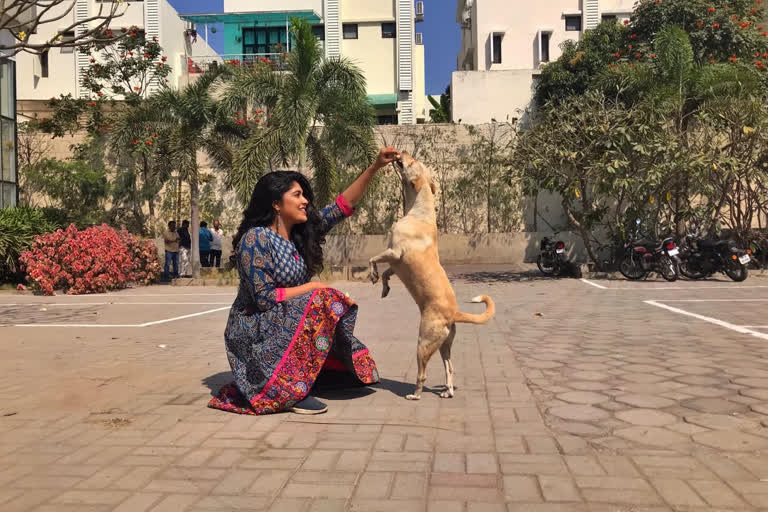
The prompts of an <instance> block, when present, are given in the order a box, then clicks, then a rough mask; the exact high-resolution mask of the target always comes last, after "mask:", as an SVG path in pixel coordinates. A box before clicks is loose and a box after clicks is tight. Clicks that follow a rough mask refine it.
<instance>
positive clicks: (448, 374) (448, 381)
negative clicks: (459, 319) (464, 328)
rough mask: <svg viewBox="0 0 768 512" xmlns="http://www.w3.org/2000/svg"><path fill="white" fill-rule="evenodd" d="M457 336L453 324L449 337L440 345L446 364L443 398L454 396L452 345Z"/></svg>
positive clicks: (441, 394) (444, 363)
mask: <svg viewBox="0 0 768 512" xmlns="http://www.w3.org/2000/svg"><path fill="white" fill-rule="evenodd" d="M455 337H456V325H452V326H451V328H450V332H449V333H448V337H447V338H446V339H445V341H444V342H443V344H442V345H440V355H441V356H442V357H443V365H444V366H445V391H443V392H442V393H440V396H441V397H442V398H453V391H454V387H453V374H454V372H453V363H452V362H451V346H452V345H453V339H454V338H455Z"/></svg>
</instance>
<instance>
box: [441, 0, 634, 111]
mask: <svg viewBox="0 0 768 512" xmlns="http://www.w3.org/2000/svg"><path fill="white" fill-rule="evenodd" d="M634 3H635V0H547V1H543V2H526V1H518V2H511V1H510V0H458V1H457V8H456V21H457V22H458V23H460V24H461V50H460V51H459V54H458V56H457V62H456V69H457V71H455V72H454V73H453V76H452V77H451V101H452V117H453V120H454V121H456V122H458V121H459V120H461V122H463V123H470V124H476V123H487V122H489V121H491V119H496V120H498V121H503V120H506V119H508V118H513V117H519V115H520V111H521V110H524V109H525V108H527V107H528V106H529V104H530V102H531V99H532V95H533V90H534V87H535V83H536V79H537V76H538V75H539V74H540V73H541V67H542V65H545V64H546V63H547V62H549V61H551V60H555V59H557V58H558V57H559V56H560V45H561V44H562V43H563V41H566V40H569V39H570V40H576V41H578V40H579V39H580V38H581V36H582V34H584V31H585V30H588V29H591V28H594V27H596V26H597V25H598V24H599V23H601V22H602V21H615V22H623V20H625V19H627V18H629V16H630V15H631V13H632V9H633V6H634Z"/></svg>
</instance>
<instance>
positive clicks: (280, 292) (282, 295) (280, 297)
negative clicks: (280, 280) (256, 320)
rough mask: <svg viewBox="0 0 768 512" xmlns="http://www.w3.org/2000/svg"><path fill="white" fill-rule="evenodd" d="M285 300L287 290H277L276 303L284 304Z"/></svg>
mask: <svg viewBox="0 0 768 512" xmlns="http://www.w3.org/2000/svg"><path fill="white" fill-rule="evenodd" d="M284 300H285V288H275V302H283V301H284Z"/></svg>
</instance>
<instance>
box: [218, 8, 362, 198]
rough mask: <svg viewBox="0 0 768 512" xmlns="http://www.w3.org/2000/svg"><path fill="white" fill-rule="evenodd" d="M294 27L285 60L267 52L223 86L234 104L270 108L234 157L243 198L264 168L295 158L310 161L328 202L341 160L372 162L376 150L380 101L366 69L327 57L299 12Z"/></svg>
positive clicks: (234, 176)
mask: <svg viewBox="0 0 768 512" xmlns="http://www.w3.org/2000/svg"><path fill="white" fill-rule="evenodd" d="M291 35H292V41H293V48H292V50H291V52H290V53H287V54H284V55H283V58H284V62H282V63H281V66H279V67H277V69H275V66H274V63H272V62H270V61H266V59H265V61H257V62H256V63H253V64H247V65H242V66H236V67H234V69H233V72H234V73H233V77H232V79H231V80H230V81H228V83H227V84H226V85H225V87H224V90H223V104H224V105H225V106H226V109H227V110H228V111H229V112H243V113H247V112H253V111H254V110H255V109H259V110H263V112H264V115H263V117H261V118H260V119H258V120H256V121H255V122H259V123H260V124H259V125H258V129H255V130H252V131H251V134H250V136H249V137H248V139H247V140H246V141H244V142H243V143H242V144H240V145H239V146H238V147H237V149H236V150H235V152H234V156H233V158H232V160H231V168H230V173H229V184H230V185H231V186H233V187H234V188H235V189H236V190H237V191H238V195H239V197H240V199H241V200H243V201H247V199H248V197H249V196H250V193H251V191H252V190H253V186H254V184H255V182H256V181H257V180H258V178H259V177H260V176H261V175H262V174H263V173H264V172H265V171H268V170H271V169H274V168H275V167H277V166H281V165H282V166H288V165H290V164H291V163H292V162H296V163H297V164H298V168H299V170H300V171H302V172H305V171H306V170H307V169H306V167H307V163H309V164H310V165H311V167H312V170H313V171H314V172H313V181H314V191H315V196H316V198H317V201H318V203H320V204H322V203H324V202H326V201H328V200H330V199H331V196H332V193H333V191H334V190H335V188H336V185H337V183H336V177H337V174H336V170H337V168H338V166H339V165H342V164H345V163H346V164H353V163H354V164H357V165H359V164H362V163H366V164H367V163H369V162H370V161H371V160H372V158H373V156H374V155H375V146H374V138H373V124H374V115H373V109H372V107H371V105H370V104H369V103H368V100H367V96H366V82H365V77H364V76H363V74H362V72H361V71H360V69H359V68H357V67H356V66H355V65H353V64H352V63H350V62H349V61H347V60H346V59H343V58H328V59H325V58H323V52H322V49H321V47H320V45H319V43H318V41H317V40H316V39H315V37H314V35H313V34H312V27H311V25H309V23H308V22H306V21H305V20H299V19H294V20H292V25H291ZM251 126H252V127H253V126H254V125H253V124H252V125H251Z"/></svg>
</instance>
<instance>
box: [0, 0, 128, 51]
mask: <svg viewBox="0 0 768 512" xmlns="http://www.w3.org/2000/svg"><path fill="white" fill-rule="evenodd" d="M122 3H123V1H122V0H115V1H113V2H112V3H111V5H109V7H108V8H106V9H105V4H104V3H101V4H100V5H99V12H98V13H96V14H94V15H92V16H89V17H87V18H84V19H82V20H76V21H74V22H73V23H72V24H70V25H69V26H67V27H65V28H63V29H61V30H59V32H58V33H57V34H56V35H55V36H53V37H52V38H51V39H50V40H48V41H39V42H35V41H33V39H34V38H35V35H36V34H38V32H39V28H40V27H41V26H42V25H47V24H50V23H55V22H57V21H59V20H62V19H64V18H67V17H70V16H71V15H72V12H73V10H74V8H75V5H76V2H75V0H12V1H11V2H8V0H0V31H2V30H7V31H9V32H10V33H11V34H13V37H14V42H13V43H8V44H0V54H2V55H3V56H5V57H12V56H13V55H16V54H17V53H19V52H27V53H31V54H35V55H40V54H42V53H45V52H47V51H48V50H50V49H51V48H78V47H83V46H90V45H92V44H95V43H101V44H104V43H111V42H116V41H118V40H120V39H122V38H123V37H125V34H123V33H116V32H112V31H111V30H110V29H109V27H110V24H111V23H112V21H113V20H114V19H116V18H119V17H121V16H122V15H123V14H125V11H126V9H127V6H125V8H121V7H122V6H121V4H122ZM60 6H62V7H66V8H65V9H64V12H63V13H58V14H54V12H55V10H56V8H57V7H60ZM83 29H84V30H83ZM67 32H72V33H73V34H74V35H73V37H68V38H64V34H65V33H67Z"/></svg>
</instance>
